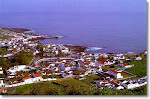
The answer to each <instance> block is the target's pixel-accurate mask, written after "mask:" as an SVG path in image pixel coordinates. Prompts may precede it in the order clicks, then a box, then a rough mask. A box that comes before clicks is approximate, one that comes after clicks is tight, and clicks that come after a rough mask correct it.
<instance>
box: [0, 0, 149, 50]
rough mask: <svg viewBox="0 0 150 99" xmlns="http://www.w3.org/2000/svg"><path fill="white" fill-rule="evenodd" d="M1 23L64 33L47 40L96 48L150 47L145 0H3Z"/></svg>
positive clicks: (1, 2)
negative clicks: (149, 44) (55, 38)
mask: <svg viewBox="0 0 150 99" xmlns="http://www.w3.org/2000/svg"><path fill="white" fill-rule="evenodd" d="M0 26H2V27H18V28H20V27H21V28H32V29H34V30H35V31H36V33H38V34H48V35H53V36H64V37H63V38H61V39H59V40H52V39H46V40H43V41H42V42H44V43H50V42H52V43H56V44H73V45H84V46H89V47H91V48H90V49H92V50H93V51H94V49H96V50H95V51H94V52H135V53H139V52H143V51H144V50H145V49H146V48H147V2H146V0H0Z"/></svg>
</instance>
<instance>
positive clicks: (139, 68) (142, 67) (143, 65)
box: [126, 54, 147, 77]
mask: <svg viewBox="0 0 150 99" xmlns="http://www.w3.org/2000/svg"><path fill="white" fill-rule="evenodd" d="M142 58H143V59H142V60H133V61H131V62H130V64H134V67H131V68H128V69H126V71H128V72H130V73H132V74H135V75H137V77H143V76H146V75H147V57H146V56H143V54H142Z"/></svg>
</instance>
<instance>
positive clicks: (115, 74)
mask: <svg viewBox="0 0 150 99" xmlns="http://www.w3.org/2000/svg"><path fill="white" fill-rule="evenodd" d="M108 74H110V75H112V76H114V77H115V78H123V76H122V75H121V71H115V70H112V69H109V70H108Z"/></svg>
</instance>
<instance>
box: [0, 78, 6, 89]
mask: <svg viewBox="0 0 150 99" xmlns="http://www.w3.org/2000/svg"><path fill="white" fill-rule="evenodd" d="M4 85H5V84H4V83H3V80H1V81H0V88H1V87H4Z"/></svg>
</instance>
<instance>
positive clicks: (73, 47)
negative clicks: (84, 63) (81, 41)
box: [64, 45, 88, 53]
mask: <svg viewBox="0 0 150 99" xmlns="http://www.w3.org/2000/svg"><path fill="white" fill-rule="evenodd" d="M64 46H66V47H68V48H69V49H70V50H71V51H72V52H75V53H76V52H85V51H86V49H87V48H88V47H86V46H78V45H64Z"/></svg>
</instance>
